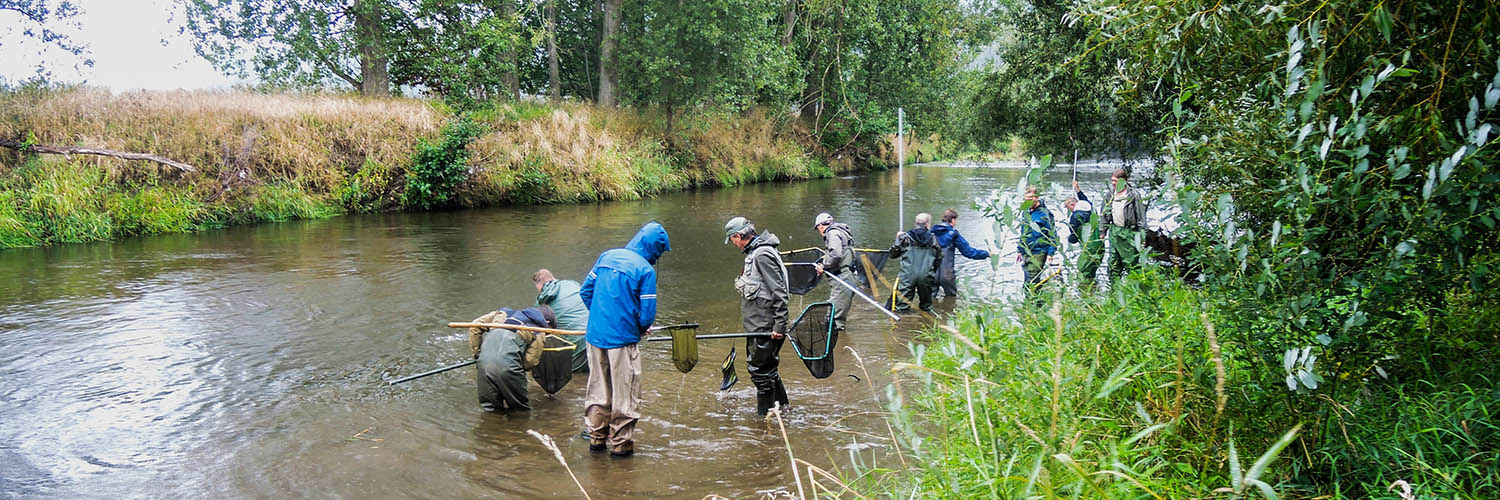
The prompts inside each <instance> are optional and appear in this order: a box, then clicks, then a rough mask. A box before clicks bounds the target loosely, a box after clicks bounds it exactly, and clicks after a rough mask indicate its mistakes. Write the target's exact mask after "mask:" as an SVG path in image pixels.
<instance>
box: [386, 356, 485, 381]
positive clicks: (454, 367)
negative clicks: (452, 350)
mask: <svg viewBox="0 0 1500 500" xmlns="http://www.w3.org/2000/svg"><path fill="white" fill-rule="evenodd" d="M476 362H478V360H474V359H471V360H468V361H465V362H462V363H459V364H456V365H448V366H444V367H442V368H438V369H436V370H432V371H426V372H422V373H418V374H416V375H412V376H410V377H402V378H398V379H396V380H392V381H391V385H396V384H399V383H402V382H410V381H413V380H416V379H419V378H422V377H426V376H430V375H437V374H439V373H443V372H445V371H449V370H457V369H459V368H463V367H465V366H469V365H472V364H474V363H476Z"/></svg>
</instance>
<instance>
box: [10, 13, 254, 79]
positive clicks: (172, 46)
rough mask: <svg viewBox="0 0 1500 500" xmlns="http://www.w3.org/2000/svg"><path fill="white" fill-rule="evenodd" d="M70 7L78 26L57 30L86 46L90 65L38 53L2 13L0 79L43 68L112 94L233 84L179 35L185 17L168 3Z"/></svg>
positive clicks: (60, 54)
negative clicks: (136, 90)
mask: <svg viewBox="0 0 1500 500" xmlns="http://www.w3.org/2000/svg"><path fill="white" fill-rule="evenodd" d="M73 3H74V4H75V5H77V6H78V8H79V10H80V11H81V13H80V14H79V15H78V17H77V18H76V21H77V22H78V25H79V26H78V28H71V27H63V28H64V29H61V31H63V32H65V33H67V34H68V35H69V36H70V37H71V38H72V40H73V41H75V42H81V43H83V44H86V45H87V46H88V55H89V56H90V57H92V58H93V60H94V66H93V67H92V68H90V67H86V66H83V65H82V64H81V63H82V58H80V57H77V56H74V55H72V54H69V53H67V52H64V51H61V50H57V49H47V50H44V51H42V52H41V54H38V50H39V49H41V48H42V47H43V45H42V44H40V43H37V42H36V41H35V40H31V39H29V38H28V37H26V36H24V35H22V34H21V30H22V29H23V27H24V25H23V24H22V22H21V19H22V18H21V17H20V16H19V15H17V14H15V13H13V12H4V11H0V61H4V62H3V63H0V76H3V77H4V78H5V79H7V80H10V81H12V82H14V81H18V80H24V79H26V78H30V77H31V76H33V75H35V74H36V68H37V65H38V64H41V65H43V66H44V67H45V68H47V69H48V70H49V71H51V72H52V77H53V79H54V80H57V81H63V82H75V83H76V82H87V83H88V84H89V85H95V86H100V87H107V88H110V89H112V90H115V91H124V90H133V89H156V90H171V89H214V88H228V87H229V86H231V85H233V84H234V82H235V80H233V79H231V78H229V77H227V76H224V75H223V74H221V73H219V72H218V71H215V70H214V69H213V67H212V66H210V65H209V64H208V61H205V60H203V58H201V57H198V55H197V54H195V53H193V42H192V36H191V35H187V34H178V32H177V30H178V29H180V28H181V27H182V25H183V16H184V14H183V13H182V7H181V6H178V5H176V4H175V3H174V2H173V1H172V0H73ZM75 66H76V69H75Z"/></svg>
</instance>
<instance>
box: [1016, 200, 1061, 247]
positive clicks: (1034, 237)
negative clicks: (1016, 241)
mask: <svg viewBox="0 0 1500 500" xmlns="http://www.w3.org/2000/svg"><path fill="white" fill-rule="evenodd" d="M1022 216H1023V220H1022V221H1021V241H1020V245H1017V248H1016V250H1017V251H1019V252H1021V255H1028V256H1030V255H1043V254H1045V255H1052V254H1055V253H1057V229H1056V228H1054V227H1053V225H1052V211H1051V210H1047V205H1046V204H1045V203H1042V202H1040V201H1038V202H1037V203H1036V206H1035V207H1032V209H1031V210H1029V211H1027V212H1026V213H1025V214H1022Z"/></svg>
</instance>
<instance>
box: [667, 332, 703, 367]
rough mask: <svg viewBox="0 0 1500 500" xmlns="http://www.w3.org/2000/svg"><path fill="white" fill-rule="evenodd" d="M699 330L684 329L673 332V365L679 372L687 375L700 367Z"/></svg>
mask: <svg viewBox="0 0 1500 500" xmlns="http://www.w3.org/2000/svg"><path fill="white" fill-rule="evenodd" d="M697 335H698V330H696V329H693V328H683V329H680V330H672V365H673V366H676V367H677V371H679V372H682V373H687V372H690V371H693V367H694V366H698V337H697Z"/></svg>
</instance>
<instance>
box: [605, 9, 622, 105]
mask: <svg viewBox="0 0 1500 500" xmlns="http://www.w3.org/2000/svg"><path fill="white" fill-rule="evenodd" d="M622 1H623V0H604V29H603V36H602V37H601V38H602V41H601V42H600V43H599V105H600V106H605V107H610V108H612V107H615V104H616V97H615V67H616V62H617V61H618V54H616V52H617V51H618V50H619V48H620V41H619V40H618V39H617V38H618V35H619V32H620V4H621V3H622Z"/></svg>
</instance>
